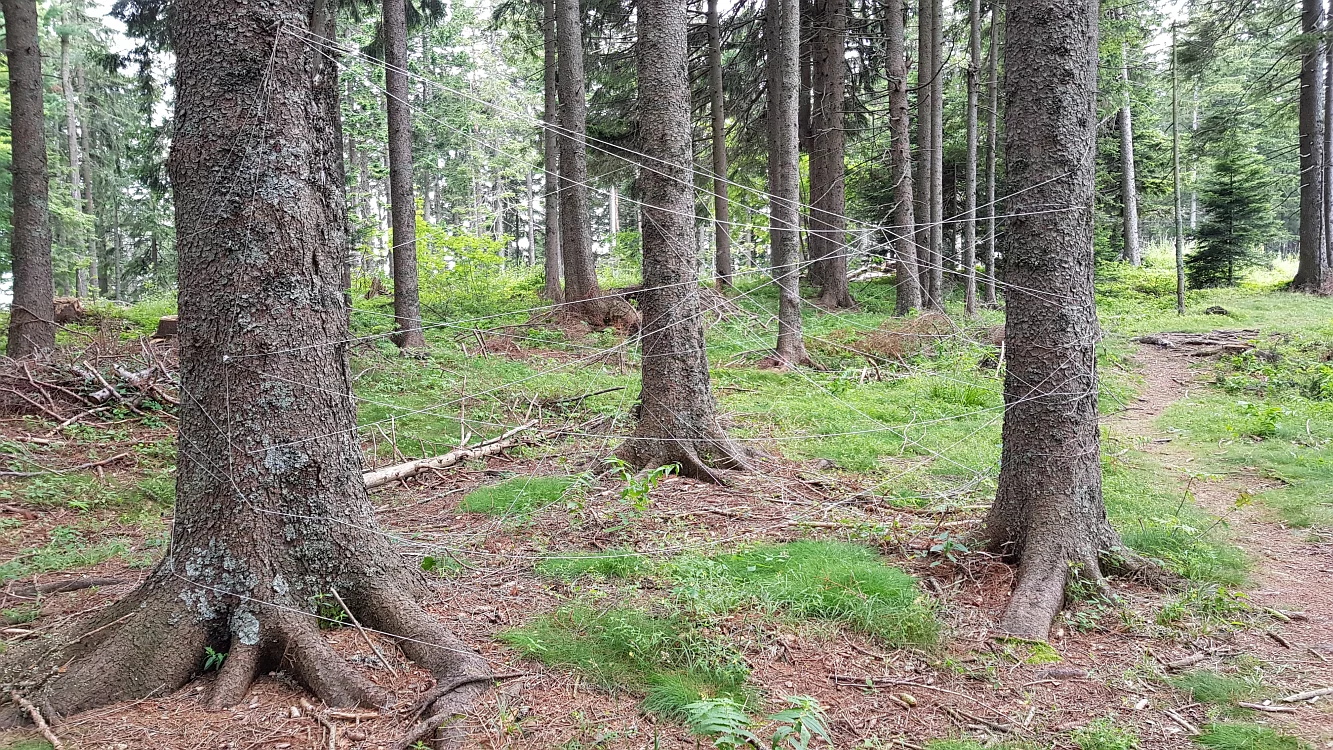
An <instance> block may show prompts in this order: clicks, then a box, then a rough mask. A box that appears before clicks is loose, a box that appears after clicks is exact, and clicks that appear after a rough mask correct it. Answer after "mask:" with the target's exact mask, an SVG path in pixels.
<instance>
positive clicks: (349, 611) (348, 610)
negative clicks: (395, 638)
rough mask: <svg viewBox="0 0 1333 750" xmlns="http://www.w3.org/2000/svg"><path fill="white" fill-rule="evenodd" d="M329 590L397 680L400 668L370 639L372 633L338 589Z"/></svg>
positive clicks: (373, 651)
mask: <svg viewBox="0 0 1333 750" xmlns="http://www.w3.org/2000/svg"><path fill="white" fill-rule="evenodd" d="M329 591H332V592H333V598H334V599H337V600H338V606H339V607H342V608H343V612H346V613H347V619H349V620H351V621H352V625H354V626H355V627H356V630H357V632H358V633H360V634H361V637H362V638H364V639H365V641H366V645H367V646H370V650H371V652H372V653H373V654H375V656H376V658H378V659H379V660H380V663H381V664H383V665H384V666H385V667H386V668H387V669H388V670H389V674H391V675H393V678H394V679H395V680H396V679H398V670H396V669H394V668H393V665H392V664H390V663H389V659H388V657H386V656H385V655H384V653H383V652H381V651H380V647H379V646H376V645H375V642H374V641H372V640H370V634H369V633H367V632H366V629H365V628H363V627H361V623H360V622H358V621H357V619H356V615H354V614H352V608H351V607H348V606H347V602H344V601H343V598H342V596H341V595H340V594H339V593H338V589H335V588H330V589H329Z"/></svg>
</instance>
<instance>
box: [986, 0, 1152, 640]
mask: <svg viewBox="0 0 1333 750" xmlns="http://www.w3.org/2000/svg"><path fill="white" fill-rule="evenodd" d="M1006 13H1007V18H1006V21H1005V59H1006V68H1007V69H1008V70H1010V71H1011V72H1014V73H1015V74H1013V75H1008V76H1006V77H1005V84H1004V86H1005V101H1006V103H1007V106H1006V109H1005V164H1006V166H1007V169H1008V184H1009V186H1010V187H1011V188H1012V190H1013V192H1012V194H1011V197H1010V199H1009V200H1010V203H1009V207H1010V212H1011V214H1012V216H1011V217H1010V218H1009V219H1008V220H1007V232H1006V246H1005V247H1006V254H1005V263H1006V265H1005V269H1006V281H1007V282H1008V284H1009V293H1008V295H1007V299H1006V308H1007V309H1006V313H1007V315H1006V323H1005V343H1006V346H1007V356H1008V359H1007V361H1006V363H1005V378H1004V397H1005V412H1004V428H1003V445H1002V455H1001V459H1000V476H999V482H998V487H997V490H996V497H995V502H994V504H993V505H992V506H991V509H990V512H989V515H988V516H987V519H986V530H987V533H988V535H989V537H990V546H991V549H992V551H995V552H1000V553H1003V554H1004V555H1005V556H1006V557H1010V558H1018V559H1019V560H1020V563H1019V568H1018V575H1017V581H1016V584H1015V588H1014V592H1013V596H1012V598H1011V600H1010V602H1009V605H1008V607H1007V608H1006V610H1005V613H1004V615H1003V617H1002V618H1001V621H1000V623H999V630H1000V631H1001V632H1004V633H1007V634H1009V635H1013V636H1018V637H1022V638H1031V639H1034V640H1045V639H1046V636H1047V633H1048V632H1049V629H1050V626H1051V621H1052V619H1053V618H1054V617H1055V615H1056V614H1057V613H1058V612H1059V610H1060V608H1061V606H1062V604H1063V602H1064V598H1065V589H1066V586H1067V585H1069V584H1070V583H1072V582H1075V581H1082V582H1083V583H1085V584H1086V585H1091V586H1099V585H1104V584H1103V580H1102V576H1103V572H1109V571H1110V569H1111V567H1112V566H1117V567H1126V566H1129V565H1130V564H1131V561H1133V560H1136V559H1137V558H1134V557H1133V556H1132V554H1131V553H1128V552H1126V551H1125V550H1124V545H1123V544H1122V543H1121V541H1120V537H1119V535H1118V534H1117V533H1116V532H1115V530H1114V529H1113V528H1111V525H1110V523H1109V522H1108V520H1107V517H1106V510H1105V507H1104V506H1103V503H1102V477H1101V453H1100V445H1099V436H1098V426H1097V371H1096V361H1097V352H1096V342H1097V341H1098V339H1099V338H1100V333H1101V331H1100V328H1099V327H1098V323H1097V313H1096V307H1095V303H1094V294H1093V274H1092V270H1093V264H1094V260H1093V223H1092V222H1093V217H1092V204H1093V183H1094V177H1093V164H1094V161H1093V160H1094V154H1095V151H1094V149H1093V145H1094V143H1095V138H1096V123H1097V118H1096V87H1097V17H1098V9H1097V4H1096V3H1095V2H1093V0H1009V2H1008V3H1007V5H1006ZM1018 72H1021V75H1020V74H1017V73H1018ZM1052 205H1060V206H1077V207H1079V208H1078V209H1077V210H1073V211H1059V212H1047V211H1044V210H1043V209H1044V208H1046V207H1048V206H1052Z"/></svg>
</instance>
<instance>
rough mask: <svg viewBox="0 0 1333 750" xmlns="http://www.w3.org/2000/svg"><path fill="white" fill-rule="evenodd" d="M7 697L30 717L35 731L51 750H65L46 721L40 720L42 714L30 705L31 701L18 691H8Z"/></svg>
mask: <svg viewBox="0 0 1333 750" xmlns="http://www.w3.org/2000/svg"><path fill="white" fill-rule="evenodd" d="M9 697H10V699H11V700H13V701H14V704H15V705H17V706H18V707H19V708H22V709H23V710H24V711H26V712H27V713H28V716H31V717H32V723H33V724H36V725H37V731H38V732H41V733H42V736H43V737H45V738H46V741H47V742H49V743H51V747H52V750H65V744H64V743H63V742H61V741H60V738H59V737H57V736H56V733H55V732H52V731H51V727H49V726H47V724H46V719H44V718H42V712H41V711H39V710H37V707H36V706H34V705H32V701H30V700H28V699H27V698H24V697H23V696H21V695H19V691H17V690H10V691H9Z"/></svg>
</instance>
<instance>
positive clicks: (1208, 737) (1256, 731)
mask: <svg viewBox="0 0 1333 750" xmlns="http://www.w3.org/2000/svg"><path fill="white" fill-rule="evenodd" d="M1194 741H1195V742H1197V743H1198V744H1200V745H1203V746H1204V747H1207V748H1212V750H1302V748H1304V747H1305V744H1304V743H1302V742H1301V741H1300V740H1298V739H1296V738H1295V737H1292V736H1290V735H1285V734H1278V733H1277V732H1275V731H1273V730H1272V729H1269V728H1268V727H1265V726H1260V725H1258V724H1209V725H1208V726H1206V727H1204V730H1203V734H1201V735H1199V736H1198V737H1195V738H1194Z"/></svg>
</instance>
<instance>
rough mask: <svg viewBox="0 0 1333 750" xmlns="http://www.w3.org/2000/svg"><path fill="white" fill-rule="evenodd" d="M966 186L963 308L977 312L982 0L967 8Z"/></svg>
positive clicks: (976, 0)
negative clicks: (978, 120) (978, 111)
mask: <svg viewBox="0 0 1333 750" xmlns="http://www.w3.org/2000/svg"><path fill="white" fill-rule="evenodd" d="M967 21H968V63H967V164H966V165H965V167H964V168H965V169H966V171H967V187H966V188H965V193H964V195H963V309H964V312H965V313H966V314H967V315H968V316H972V315H976V314H977V99H978V97H979V96H980V93H981V92H980V84H981V82H980V80H979V78H980V74H981V0H972V2H971V4H970V5H969V8H968V14H967Z"/></svg>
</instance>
